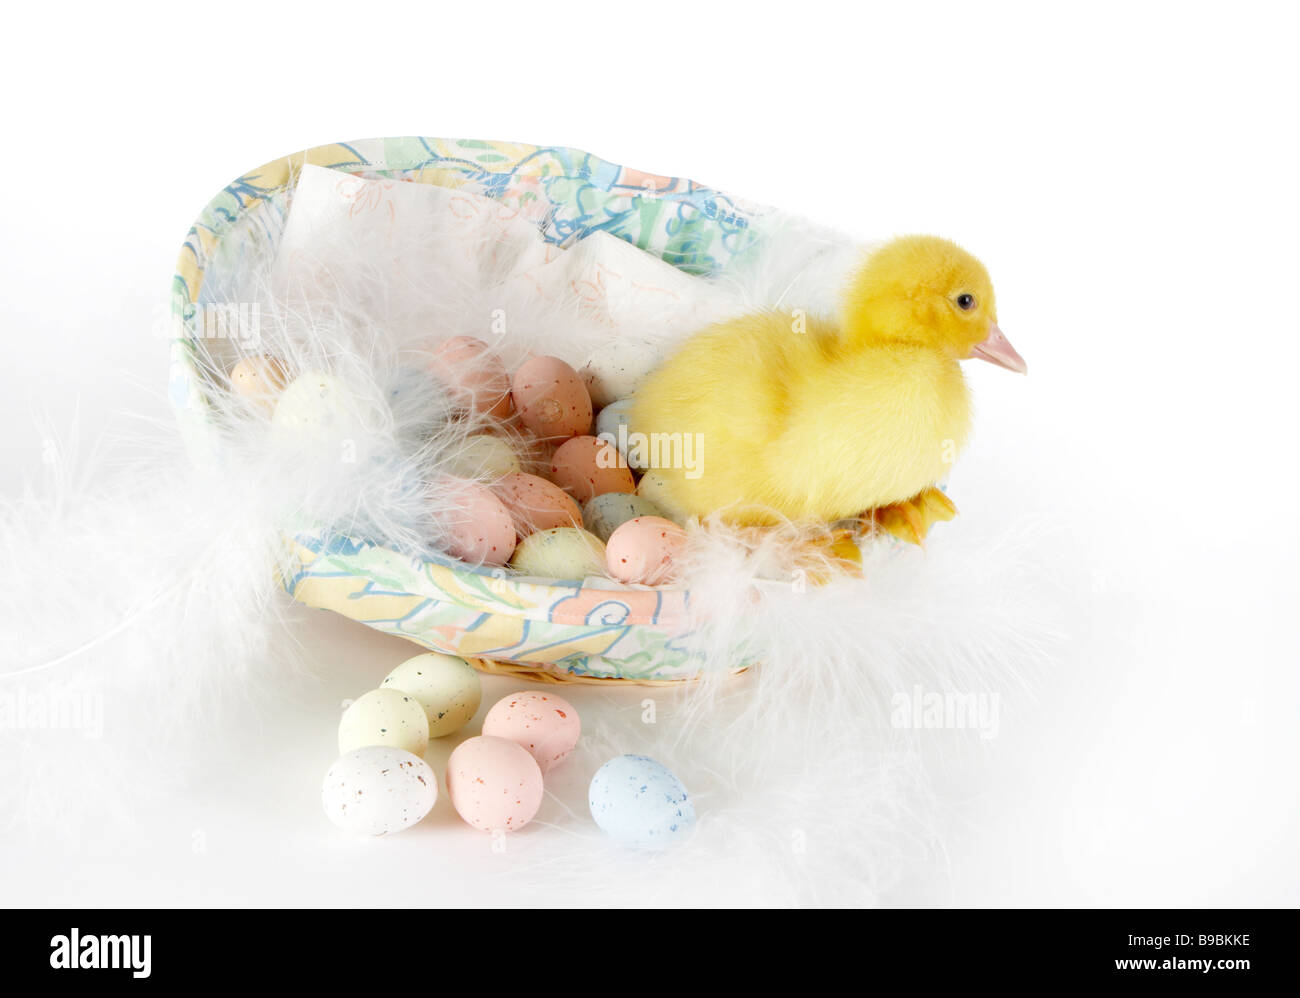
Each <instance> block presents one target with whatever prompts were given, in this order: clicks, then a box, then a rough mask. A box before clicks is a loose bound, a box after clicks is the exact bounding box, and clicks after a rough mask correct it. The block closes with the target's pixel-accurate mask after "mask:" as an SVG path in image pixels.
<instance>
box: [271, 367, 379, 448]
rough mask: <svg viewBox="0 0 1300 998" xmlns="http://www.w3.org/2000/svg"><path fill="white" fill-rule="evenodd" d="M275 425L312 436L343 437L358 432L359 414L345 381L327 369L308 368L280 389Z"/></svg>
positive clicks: (274, 415) (273, 422)
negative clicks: (327, 372)
mask: <svg viewBox="0 0 1300 998" xmlns="http://www.w3.org/2000/svg"><path fill="white" fill-rule="evenodd" d="M271 425H273V426H274V427H276V428H277V429H279V430H281V431H286V430H291V431H295V432H297V433H301V434H304V435H307V436H311V437H339V436H343V435H346V434H348V433H355V432H356V429H357V427H358V425H359V416H358V411H357V405H356V401H355V400H354V399H353V397H352V393H351V392H349V391H348V390H347V388H345V387H344V385H343V382H341V381H340V380H339V379H338V378H336V377H334V375H332V374H326V373H324V372H323V371H306V372H304V373H302V374H300V375H298V377H296V378H294V379H293V381H291V382H289V385H288V387H287V388H285V389H284V391H282V392H281V393H280V397H279V399H277V400H276V403H275V412H274V413H273V414H272V416H271Z"/></svg>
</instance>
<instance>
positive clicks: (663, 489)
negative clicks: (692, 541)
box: [636, 471, 677, 520]
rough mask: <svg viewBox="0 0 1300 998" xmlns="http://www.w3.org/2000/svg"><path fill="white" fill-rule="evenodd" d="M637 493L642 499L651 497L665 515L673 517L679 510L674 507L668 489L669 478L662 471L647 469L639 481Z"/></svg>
mask: <svg viewBox="0 0 1300 998" xmlns="http://www.w3.org/2000/svg"><path fill="white" fill-rule="evenodd" d="M636 494H637V495H639V496H640V497H641V498H642V499H649V500H650V501H651V502H652V503H654V504H655V505H656V506H658V507H659V508H660V510H662V511H663V516H664V517H665V518H667V519H670V520H671V519H673V517H674V516H675V515H676V513H677V511H676V510H675V509H674V507H673V500H672V496H671V495H670V493H669V491H668V480H667V479H666V478H664V475H663V472H661V471H647V472H646V473H645V474H644V475H642V476H641V481H639V482H637V485H636Z"/></svg>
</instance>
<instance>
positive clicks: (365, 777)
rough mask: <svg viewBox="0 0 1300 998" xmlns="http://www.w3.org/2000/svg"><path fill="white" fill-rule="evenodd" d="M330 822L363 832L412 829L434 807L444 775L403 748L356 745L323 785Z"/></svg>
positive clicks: (337, 763)
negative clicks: (441, 775)
mask: <svg viewBox="0 0 1300 998" xmlns="http://www.w3.org/2000/svg"><path fill="white" fill-rule="evenodd" d="M320 796H321V804H322V805H323V806H324V808H325V815H326V817H328V818H329V820H330V821H332V822H334V824H336V825H338V827H339V828H342V829H344V830H346V831H349V832H356V833H357V834H360V835H386V834H388V833H389V832H400V831H402V830H403V829H405V828H410V827H411V826H412V825H414V824H415V823H416V822H417V821H419V820H420V819H421V818H423V817H424V816H425V815H426V814H428V813H429V812H430V811H432V810H433V805H434V804H435V803H437V800H438V778H437V777H436V776H434V775H433V770H432V769H431V768H430V767H429V764H428V763H427V762H425V761H424V760H423V759H421V758H419V757H418V756H415V755H412V754H411V753H410V752H407V751H405V750H403V749H399V748H391V747H388V746H383V745H372V746H367V747H366V748H359V749H354V750H353V751H351V752H348V753H346V754H345V755H344V756H343V757H342V758H341V759H339V760H338V761H336V762H335V763H334V765H332V766H330V768H329V771H328V772H327V773H326V774H325V782H324V783H323V784H322V786H321V793H320Z"/></svg>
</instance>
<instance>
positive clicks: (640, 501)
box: [582, 492, 667, 544]
mask: <svg viewBox="0 0 1300 998" xmlns="http://www.w3.org/2000/svg"><path fill="white" fill-rule="evenodd" d="M663 515H664V514H663V510H661V509H660V508H659V507H658V506H656V505H655V504H654V503H652V502H651V501H650V500H649V499H646V498H645V497H643V496H638V495H628V494H627V493H624V492H606V493H605V494H604V495H603V496H592V497H591V498H590V499H588V500H587V502H586V504H585V505H584V506H583V507H582V525H583V526H584V527H586V528H587V529H588V530H590V531H591V532H592V533H593V534H595V535H596V536H597V537H599V538H600V539H601V540H602V541H604V542H605V543H606V544H608V543H609V535H610V534H612V533H613V532H614V531H615V530H617V529H618V528H619V527H621V526H622V525H623V524H625V523H627V521H628V520H634V519H636V518H637V517H638V516H663ZM664 519H667V517H664Z"/></svg>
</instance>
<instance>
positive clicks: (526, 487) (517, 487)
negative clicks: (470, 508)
mask: <svg viewBox="0 0 1300 998" xmlns="http://www.w3.org/2000/svg"><path fill="white" fill-rule="evenodd" d="M493 489H494V491H495V492H496V496H497V498H498V499H500V500H501V501H502V502H503V503H504V504H505V507H506V509H507V510H509V511H510V516H511V518H512V519H513V520H514V524H515V532H516V533H518V534H519V536H520V537H527V536H528V535H529V534H531V533H534V532H535V531H538V530H550V529H552V528H553V527H580V526H582V510H581V509H580V508H579V506H578V504H577V503H576V502H574V501H573V497H572V496H570V495H569V494H568V493H567V492H565V491H564V490H563V489H562V488H560V487H559V486H558V485H552V484H551V483H550V482H548V481H547V480H546V479H545V478H538V477H537V476H536V475H528V474H524V473H523V472H519V471H517V472H514V473H512V474H509V475H506V476H505V477H504V478H502V479H501V481H499V482H497V483H496V485H495V486H493Z"/></svg>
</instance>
